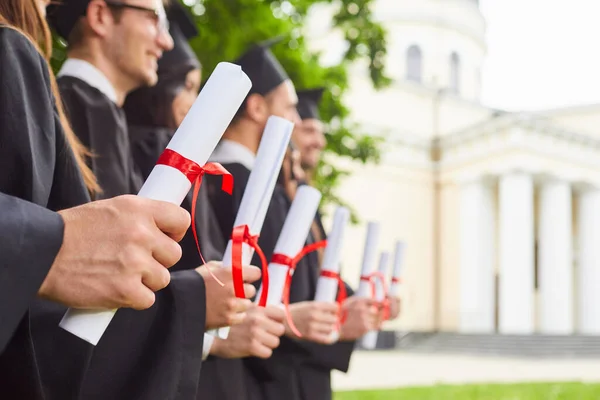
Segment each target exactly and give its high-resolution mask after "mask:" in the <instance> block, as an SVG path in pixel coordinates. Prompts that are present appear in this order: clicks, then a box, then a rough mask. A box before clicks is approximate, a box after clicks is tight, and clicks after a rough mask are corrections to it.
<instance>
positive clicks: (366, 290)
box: [357, 222, 380, 349]
mask: <svg viewBox="0 0 600 400" xmlns="http://www.w3.org/2000/svg"><path fill="white" fill-rule="evenodd" d="M379 229H380V227H379V223H378V222H369V224H368V225H367V239H366V241H365V250H364V253H363V261H362V268H361V272H360V276H361V277H363V276H369V275H371V272H373V267H374V266H375V255H376V251H377V242H378V241H379ZM357 296H360V297H367V298H371V285H370V284H369V282H368V281H363V280H362V279H361V280H360V283H359V284H358V293H357ZM372 336H373V335H372V334H371V332H369V333H367V334H366V335H365V336H363V338H362V345H363V347H365V348H367V349H373V348H375V343H376V341H377V335H375V342H373V338H372ZM369 346H371V347H369Z"/></svg>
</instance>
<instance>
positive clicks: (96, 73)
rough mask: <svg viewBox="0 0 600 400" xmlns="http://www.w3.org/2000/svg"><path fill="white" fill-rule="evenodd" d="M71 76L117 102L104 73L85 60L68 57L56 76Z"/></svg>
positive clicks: (113, 89)
mask: <svg viewBox="0 0 600 400" xmlns="http://www.w3.org/2000/svg"><path fill="white" fill-rule="evenodd" d="M61 76H72V77H74V78H78V79H81V80H82V81H84V82H85V83H87V84H88V85H90V86H92V87H94V88H96V89H98V90H99V91H100V92H101V93H102V94H104V95H105V96H106V97H108V98H109V100H110V101H112V102H113V103H117V92H116V91H115V88H114V87H113V85H112V84H111V83H110V81H109V80H108V78H107V77H106V75H104V74H103V73H102V72H101V71H100V70H99V69H98V68H96V67H94V66H93V65H92V64H90V63H89V62H87V61H84V60H80V59H77V58H68V59H67V61H65V63H64V64H63V66H62V68H61V69H60V71H59V72H58V77H61Z"/></svg>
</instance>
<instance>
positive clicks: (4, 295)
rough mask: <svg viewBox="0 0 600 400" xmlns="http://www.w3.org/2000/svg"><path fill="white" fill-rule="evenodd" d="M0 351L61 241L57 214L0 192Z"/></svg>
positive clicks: (24, 310)
mask: <svg viewBox="0 0 600 400" xmlns="http://www.w3.org/2000/svg"><path fill="white" fill-rule="evenodd" d="M0 214H1V215H2V216H1V217H0V254H1V255H2V256H1V257H0V276H1V280H0V320H2V324H0V353H2V351H3V350H4V347H5V346H6V343H7V342H8V341H9V340H10V337H11V335H12V333H13V332H14V330H15V329H16V327H17V325H18V323H19V321H20V320H21V318H22V317H23V315H25V312H26V311H27V307H28V306H29V302H30V301H31V299H33V298H34V297H35V296H36V294H37V291H38V290H39V287H40V286H41V284H42V282H43V281H44V278H45V277H46V274H47V273H48V271H49V270H50V267H51V265H52V263H53V262H54V258H55V257H56V254H57V253H58V250H59V249H60V246H61V245H62V238H63V221H62V218H61V217H60V215H58V214H57V213H55V212H52V211H49V210H46V209H45V208H42V207H39V206H36V205H34V204H32V203H28V202H26V201H24V200H21V199H17V198H14V197H11V196H7V195H4V194H2V193H0Z"/></svg>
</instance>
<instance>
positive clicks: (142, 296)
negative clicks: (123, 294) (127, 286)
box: [128, 285, 156, 310]
mask: <svg viewBox="0 0 600 400" xmlns="http://www.w3.org/2000/svg"><path fill="white" fill-rule="evenodd" d="M130 297H131V302H130V303H131V304H129V305H128V307H130V308H133V309H134V310H145V309H147V308H150V307H152V305H153V304H154V301H155V300H156V295H155V294H154V292H153V291H152V290H150V289H148V288H147V287H146V286H144V285H138V286H137V287H136V288H135V289H133V290H131V291H130Z"/></svg>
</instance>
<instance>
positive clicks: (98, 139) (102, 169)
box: [48, 0, 173, 198]
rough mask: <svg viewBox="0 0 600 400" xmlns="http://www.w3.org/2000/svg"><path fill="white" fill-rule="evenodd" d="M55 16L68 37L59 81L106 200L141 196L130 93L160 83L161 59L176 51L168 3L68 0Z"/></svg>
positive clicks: (51, 16) (54, 23) (52, 11)
mask: <svg viewBox="0 0 600 400" xmlns="http://www.w3.org/2000/svg"><path fill="white" fill-rule="evenodd" d="M48 19H49V20H50V23H51V25H52V26H53V27H54V29H55V30H56V31H57V32H58V34H59V35H61V36H62V37H63V38H64V39H66V40H67V42H68V48H67V51H68V59H67V60H66V61H65V63H64V65H63V67H62V69H61V70H60V72H59V73H58V76H59V79H58V85H59V89H60V93H61V96H62V98H63V102H64V104H65V107H66V110H67V114H68V117H69V121H70V122H71V124H72V126H73V131H74V132H75V134H76V135H77V136H78V137H79V139H80V140H81V142H82V143H83V144H84V145H85V146H87V148H88V149H90V150H91V151H92V153H93V154H94V157H90V158H89V159H88V164H89V165H90V167H91V168H92V170H93V171H94V173H95V174H96V176H97V178H98V182H99V183H100V186H101V187H102V189H103V192H102V194H101V196H102V197H104V198H110V197H114V196H117V195H121V194H126V193H135V192H137V189H139V187H140V182H139V178H138V177H137V175H136V174H135V173H134V167H133V160H132V157H131V147H130V143H129V135H128V132H127V122H126V118H125V114H124V112H123V110H122V109H121V107H122V105H123V102H124V100H125V96H126V95H127V93H129V92H131V91H132V90H134V89H137V88H139V87H143V86H153V85H155V84H156V82H157V79H158V76H157V69H158V60H159V59H160V57H161V56H162V53H163V52H165V51H168V50H170V49H172V48H173V40H172V38H171V36H170V35H169V24H168V20H167V17H166V13H165V9H164V6H163V3H162V1H161V0H63V1H61V2H60V3H58V4H56V5H51V6H50V7H49V8H48Z"/></svg>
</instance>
